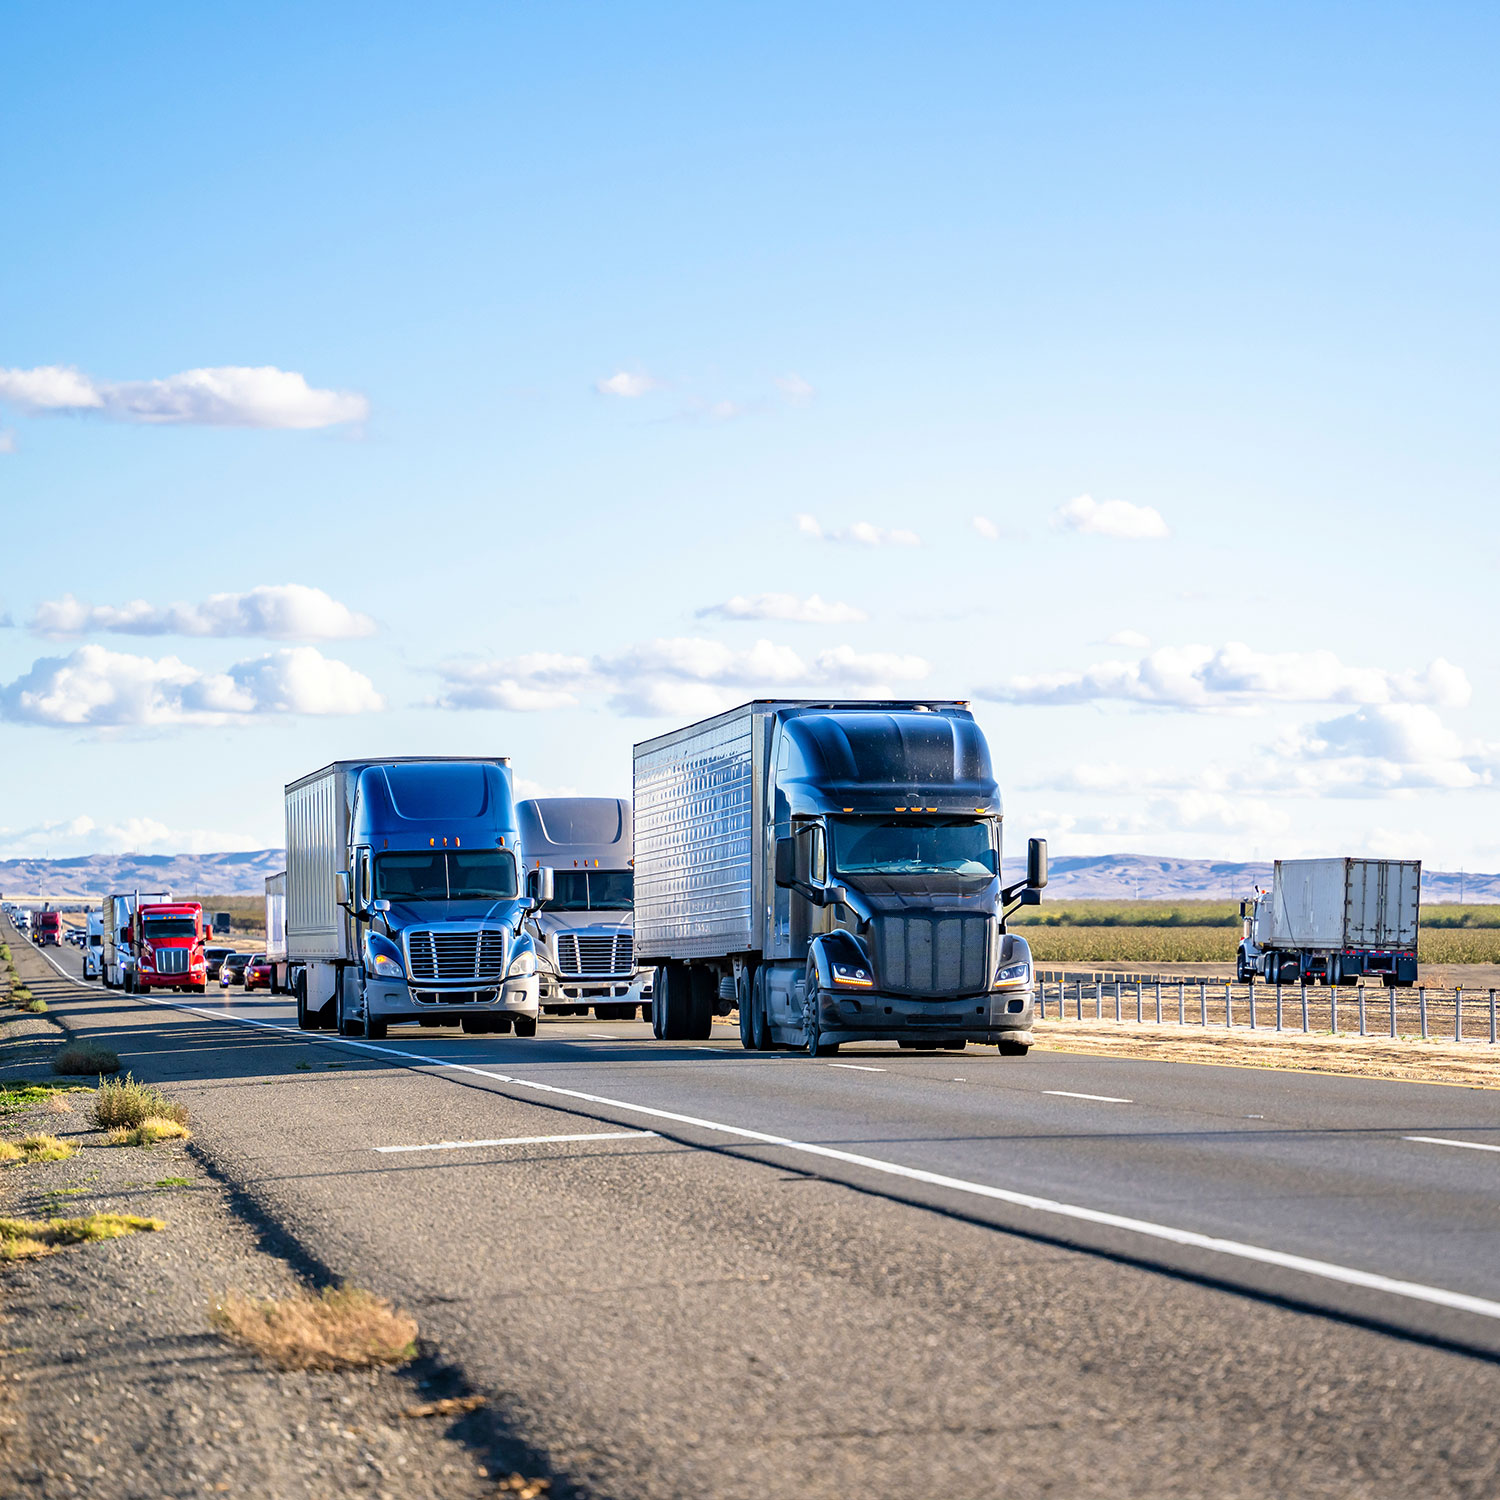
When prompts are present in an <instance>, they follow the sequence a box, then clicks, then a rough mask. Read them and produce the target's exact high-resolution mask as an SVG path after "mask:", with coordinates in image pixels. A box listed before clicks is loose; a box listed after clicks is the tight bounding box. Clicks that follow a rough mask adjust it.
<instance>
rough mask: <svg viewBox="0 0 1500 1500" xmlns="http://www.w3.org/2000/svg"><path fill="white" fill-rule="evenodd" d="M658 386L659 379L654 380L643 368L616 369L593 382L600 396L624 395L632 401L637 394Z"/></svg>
mask: <svg viewBox="0 0 1500 1500" xmlns="http://www.w3.org/2000/svg"><path fill="white" fill-rule="evenodd" d="M660 386H661V381H659V380H654V379H653V378H652V377H651V376H650V375H647V374H646V373H645V371H643V370H616V371H615V373H614V374H613V375H611V376H609V377H608V378H607V379H605V380H596V381H595V382H594V389H595V390H596V391H598V392H599V394H600V395H601V396H624V397H625V398H626V399H627V400H632V401H633V400H634V399H635V398H636V397H637V396H644V395H645V394H646V393H647V392H648V391H654V390H657V389H659V388H660Z"/></svg>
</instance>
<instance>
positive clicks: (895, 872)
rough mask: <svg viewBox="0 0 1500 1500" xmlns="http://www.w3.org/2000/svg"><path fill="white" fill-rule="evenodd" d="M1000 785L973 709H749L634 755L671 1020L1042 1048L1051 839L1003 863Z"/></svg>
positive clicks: (909, 705) (791, 1041)
mask: <svg viewBox="0 0 1500 1500" xmlns="http://www.w3.org/2000/svg"><path fill="white" fill-rule="evenodd" d="M1001 831H1002V814H1001V802H1000V791H999V788H998V786H997V785H996V782H995V777H994V772H993V770H992V768H991V765H990V754H989V747H988V745H987V744H986V743H985V738H984V734H983V732H982V731H981V730H980V728H979V725H978V724H977V723H976V722H975V721H974V718H973V715H972V714H970V712H969V710H968V708H967V706H966V705H964V704H962V703H954V702H936V701H934V702H913V701H901V702H868V701H865V702H851V703H843V702H804V701H796V702H793V701H762V702H755V703H748V704H745V705H744V706H743V707H741V708H737V709H733V710H731V711H730V712H728V713H724V714H719V715H717V716H716V717H714V718H712V719H706V720H704V721H703V722H701V723H698V724H693V725H689V726H688V727H687V728H685V729H679V730H676V731H674V732H673V733H671V734H665V735H661V736H658V737H657V738H655V739H652V740H648V741H646V742H644V743H643V744H639V745H637V746H636V747H635V839H634V852H635V928H636V951H637V955H638V960H637V961H638V962H640V963H642V964H652V965H654V966H655V968H656V980H655V984H654V986H653V999H652V1029H653V1030H654V1032H655V1034H656V1035H657V1036H658V1037H683V1038H687V1037H704V1036H707V1035H708V1034H709V1028H710V1027H711V1025H712V1023H713V1018H714V1016H715V1014H724V1013H727V1012H728V1011H729V1010H730V1009H731V1008H737V1009H738V1011H739V1017H740V1035H741V1039H742V1041H743V1042H744V1045H745V1046H746V1047H747V1048H751V1049H762V1048H769V1047H774V1046H792V1047H804V1048H806V1049H807V1050H808V1052H810V1053H811V1054H813V1055H814V1056H816V1055H819V1054H821V1053H828V1052H834V1051H837V1049H838V1047H839V1046H840V1045H841V1044H842V1043H844V1042H853V1041H887V1042H890V1041H894V1042H898V1043H899V1044H900V1045H901V1046H903V1047H912V1048H917V1049H932V1048H937V1047H952V1048H960V1047H963V1046H964V1045H966V1044H967V1043H969V1042H987V1043H990V1044H992V1045H995V1046H997V1047H998V1048H999V1050H1000V1051H1001V1052H1002V1053H1004V1054H1006V1055H1010V1056H1024V1055H1025V1053H1026V1051H1027V1049H1028V1048H1029V1047H1030V1045H1031V1041H1032V1033H1031V1025H1032V1016H1033V988H1032V966H1031V952H1030V949H1029V948H1028V946H1027V944H1026V940H1025V939H1024V938H1023V937H1021V936H1019V935H1017V934H1014V933H1010V932H1008V931H1007V930H1006V916H1007V915H1008V913H1009V912H1011V911H1013V910H1014V909H1015V908H1016V907H1017V906H1020V905H1023V904H1033V903H1035V902H1037V901H1039V900H1040V899H1041V888H1042V887H1043V886H1044V885H1045V884H1046V882H1047V850H1046V843H1045V841H1044V840H1041V839H1032V840H1031V841H1030V842H1029V845H1028V851H1027V860H1026V873H1025V875H1024V877H1023V878H1022V879H1020V880H1018V881H1016V882H1014V883H1012V884H1010V885H1006V884H1005V883H1004V881H1003V879H1002V873H1001V849H1002V843H1001Z"/></svg>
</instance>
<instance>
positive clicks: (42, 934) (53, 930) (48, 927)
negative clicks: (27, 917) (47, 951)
mask: <svg viewBox="0 0 1500 1500" xmlns="http://www.w3.org/2000/svg"><path fill="white" fill-rule="evenodd" d="M62 934H63V919H62V913H61V912H60V911H53V910H52V908H51V907H50V906H49V907H47V908H46V910H45V911H39V912H38V913H37V914H36V917H35V919H34V920H33V922H32V925H31V941H32V942H33V943H35V944H36V945H37V947H38V948H60V947H62Z"/></svg>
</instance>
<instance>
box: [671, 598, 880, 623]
mask: <svg viewBox="0 0 1500 1500" xmlns="http://www.w3.org/2000/svg"><path fill="white" fill-rule="evenodd" d="M714 615H717V616H719V617H720V618H722V619H725V620H792V621H795V622H797V623H798V624H801V625H848V624H855V623H857V622H859V621H860V620H864V619H867V618H868V616H867V615H866V614H865V612H864V611H863V610H862V609H856V608H855V607H854V606H853V605H852V604H835V603H828V602H825V601H824V600H823V599H822V598H821V597H820V596H819V595H817V594H809V595H808V596H807V597H806V598H805V599H803V598H801V597H800V596H799V595H797V594H736V595H735V596H734V597H733V598H732V599H726V600H725V601H724V603H723V604H710V605H708V606H706V607H705V608H703V609H700V610H699V611H698V617H699V618H700V619H705V618H708V617H710V616H714Z"/></svg>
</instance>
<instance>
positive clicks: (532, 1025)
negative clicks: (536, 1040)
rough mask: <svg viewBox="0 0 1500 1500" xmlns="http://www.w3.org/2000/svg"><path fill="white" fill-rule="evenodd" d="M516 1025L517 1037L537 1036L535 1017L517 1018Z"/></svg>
mask: <svg viewBox="0 0 1500 1500" xmlns="http://www.w3.org/2000/svg"><path fill="white" fill-rule="evenodd" d="M515 1024H516V1035H517V1036H535V1035H536V1017H535V1016H517V1017H516V1023H515Z"/></svg>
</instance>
